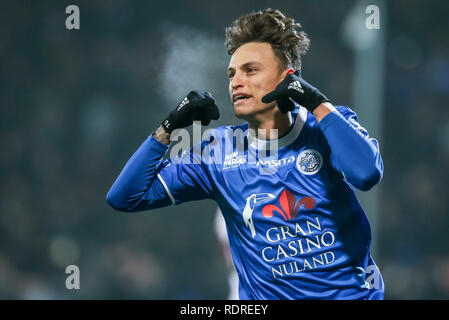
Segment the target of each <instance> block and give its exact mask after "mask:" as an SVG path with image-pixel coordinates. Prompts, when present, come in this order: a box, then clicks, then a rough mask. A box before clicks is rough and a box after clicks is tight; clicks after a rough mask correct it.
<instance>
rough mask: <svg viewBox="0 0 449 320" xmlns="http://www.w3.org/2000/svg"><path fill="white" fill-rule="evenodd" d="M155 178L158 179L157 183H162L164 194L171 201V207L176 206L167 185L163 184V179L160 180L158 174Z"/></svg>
mask: <svg viewBox="0 0 449 320" xmlns="http://www.w3.org/2000/svg"><path fill="white" fill-rule="evenodd" d="M157 177H158V179H159V181H160V182H161V183H162V186H163V187H164V189H165V192H167V195H168V197H169V198H170V200H171V205H172V206H174V205H175V204H176V202H175V198H173V195H172V194H171V192H170V190H169V189H168V187H167V184H166V183H165V181H164V179H162V177H161V175H160V174H159V173H158V174H157Z"/></svg>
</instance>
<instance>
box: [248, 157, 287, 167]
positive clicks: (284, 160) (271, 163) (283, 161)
mask: <svg viewBox="0 0 449 320" xmlns="http://www.w3.org/2000/svg"><path fill="white" fill-rule="evenodd" d="M293 161H295V157H294V156H290V157H287V158H282V159H279V160H278V159H271V160H261V159H259V161H257V164H256V166H257V167H258V166H260V165H261V166H267V167H280V166H283V165H286V164H288V163H290V162H293Z"/></svg>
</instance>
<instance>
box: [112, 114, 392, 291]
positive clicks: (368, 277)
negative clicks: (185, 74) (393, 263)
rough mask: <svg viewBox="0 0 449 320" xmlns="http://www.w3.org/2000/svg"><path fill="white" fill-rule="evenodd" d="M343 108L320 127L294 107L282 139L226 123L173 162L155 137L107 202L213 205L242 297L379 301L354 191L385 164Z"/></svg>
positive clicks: (133, 207) (132, 206)
mask: <svg viewBox="0 0 449 320" xmlns="http://www.w3.org/2000/svg"><path fill="white" fill-rule="evenodd" d="M336 108H337V111H334V112H332V113H331V114H329V115H327V116H326V117H325V118H324V119H322V121H321V122H320V123H319V124H318V123H317V121H316V119H315V117H314V116H313V115H312V114H311V113H309V112H307V110H306V109H304V108H302V107H301V108H297V109H296V110H295V111H293V112H291V113H290V115H291V120H292V123H293V124H292V126H291V128H290V130H289V131H288V132H287V133H286V134H285V135H284V136H282V137H280V138H279V139H277V140H258V139H257V138H256V137H255V135H254V134H252V132H251V130H249V129H248V124H247V123H245V124H243V125H240V126H223V127H219V128H217V129H215V130H214V131H213V133H212V134H211V135H210V136H209V138H207V139H205V140H203V141H202V142H201V143H200V144H199V145H197V146H195V147H194V148H192V149H191V150H190V151H189V152H185V153H184V154H183V155H181V156H179V157H173V158H170V159H167V160H163V159H162V158H163V156H164V154H165V153H166V151H167V148H168V147H167V146H165V145H163V144H161V143H160V142H158V141H157V140H155V139H154V138H153V137H152V135H150V137H149V138H148V139H147V140H146V141H145V142H144V143H143V144H142V145H141V146H140V148H139V149H138V150H137V151H136V153H135V154H134V155H133V156H132V157H131V159H130V160H129V161H128V163H127V164H126V166H125V168H124V169H123V171H122V172H121V174H120V176H119V177H118V178H117V180H116V182H115V183H114V185H113V186H112V188H111V190H110V191H109V193H108V196H107V200H108V202H109V203H110V204H111V205H112V206H113V207H114V208H116V209H118V210H123V211H141V210H148V209H154V208H159V207H162V206H167V205H176V204H179V203H182V202H186V201H192V200H200V199H213V200H215V201H216V202H217V204H218V206H219V207H220V209H221V211H222V213H223V216H224V218H225V221H226V228H227V231H228V235H229V243H230V248H231V253H232V257H233V260H234V264H235V267H236V270H237V273H238V276H239V296H240V299H382V298H383V291H384V284H383V281H382V278H381V276H380V273H379V271H378V268H377V266H376V265H375V263H374V261H373V259H372V258H371V256H370V252H369V248H370V242H371V231H370V227H369V223H368V221H367V218H366V216H365V213H364V211H363V209H362V207H361V206H360V203H359V201H358V200H357V197H356V195H355V192H354V187H356V188H358V189H360V190H369V189H370V188H371V187H372V186H374V185H375V184H376V183H377V182H378V181H379V180H380V179H381V177H382V172H383V163H382V159H381V157H380V153H379V148H378V143H377V141H376V140H375V139H372V138H370V137H369V135H368V132H367V131H366V130H365V129H364V128H363V127H361V126H360V125H359V123H358V120H357V117H356V114H355V113H354V112H353V111H352V110H350V109H349V108H347V107H342V106H337V107H336ZM238 146H240V147H238Z"/></svg>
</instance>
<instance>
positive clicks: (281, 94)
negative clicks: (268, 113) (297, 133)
mask: <svg viewBox="0 0 449 320" xmlns="http://www.w3.org/2000/svg"><path fill="white" fill-rule="evenodd" d="M288 98H291V99H292V100H293V101H295V102H296V103H298V104H300V105H301V106H303V107H305V108H306V109H307V110H309V111H310V112H313V110H315V109H316V107H318V106H319V105H320V104H322V103H323V102H330V100H329V99H328V98H327V97H326V96H325V95H324V94H322V93H321V92H320V90H318V89H317V88H315V87H314V86H312V85H310V84H309V83H307V82H306V81H305V80H304V79H303V78H302V77H301V71H300V70H298V71H296V72H295V73H292V74H288V75H287V76H286V77H285V78H284V80H282V81H281V83H279V84H278V86H277V87H276V89H275V90H274V91H271V92H270V93H268V94H266V95H265V96H264V97H263V98H262V102H264V103H269V102H272V101H274V100H276V102H277V104H278V107H279V109H280V110H281V112H283V113H287V112H288V111H292V110H293V109H294V108H295V107H294V105H293V103H288V101H287V100H286V99H288Z"/></svg>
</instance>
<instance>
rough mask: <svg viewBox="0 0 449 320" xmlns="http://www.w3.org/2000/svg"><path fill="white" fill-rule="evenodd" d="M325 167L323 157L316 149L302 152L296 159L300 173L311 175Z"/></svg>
mask: <svg viewBox="0 0 449 320" xmlns="http://www.w3.org/2000/svg"><path fill="white" fill-rule="evenodd" d="M322 166H323V157H322V156H321V154H320V153H319V152H318V151H316V150H314V149H307V150H304V151H302V152H301V153H300V154H299V155H298V158H296V168H298V170H299V172H301V173H303V174H306V175H311V174H315V173H317V172H318V171H320V169H321V167H322Z"/></svg>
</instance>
